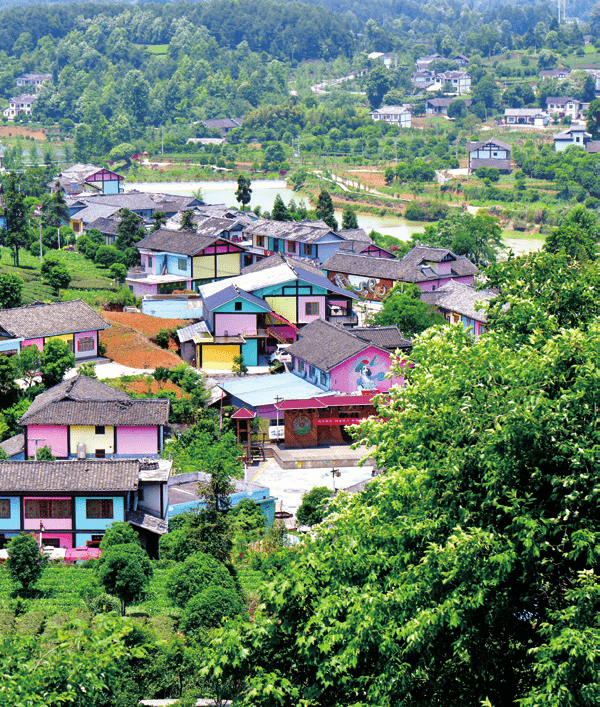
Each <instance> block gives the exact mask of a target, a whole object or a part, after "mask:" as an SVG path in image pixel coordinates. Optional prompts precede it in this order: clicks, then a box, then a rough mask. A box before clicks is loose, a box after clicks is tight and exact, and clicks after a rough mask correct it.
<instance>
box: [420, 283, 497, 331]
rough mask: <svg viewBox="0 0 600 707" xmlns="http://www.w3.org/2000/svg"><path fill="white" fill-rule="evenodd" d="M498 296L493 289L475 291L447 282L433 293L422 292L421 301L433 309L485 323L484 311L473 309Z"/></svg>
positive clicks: (467, 286) (469, 286)
mask: <svg viewBox="0 0 600 707" xmlns="http://www.w3.org/2000/svg"><path fill="white" fill-rule="evenodd" d="M497 296H498V291H497V290H494V289H489V290H477V289H476V288H475V287H472V286H471V285H465V284H464V283H463V282H448V283H446V284H445V285H444V286H443V287H440V288H439V289H438V290H434V291H433V292H423V293H422V295H421V300H422V301H423V302H426V303H427V304H430V305H432V306H434V307H440V308H441V309H446V310H448V311H452V312H456V313H457V314H462V315H464V316H465V317H469V318H470V319H476V320H477V321H478V322H483V323H484V324H485V323H486V322H487V315H486V312H485V309H475V307H476V306H479V305H478V303H482V304H483V303H485V302H489V301H490V300H493V299H494V298H495V297H497Z"/></svg>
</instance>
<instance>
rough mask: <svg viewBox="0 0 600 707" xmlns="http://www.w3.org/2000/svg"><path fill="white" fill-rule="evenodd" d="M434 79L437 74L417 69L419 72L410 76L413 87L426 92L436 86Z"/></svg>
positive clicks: (414, 72)
mask: <svg viewBox="0 0 600 707" xmlns="http://www.w3.org/2000/svg"><path fill="white" fill-rule="evenodd" d="M434 78H435V74H434V72H433V71H429V70H428V69H424V70H421V69H417V71H413V73H412V74H411V76H410V80H411V83H412V84H413V86H414V87H415V88H417V89H419V90H424V89H426V88H428V87H429V86H433V84H434Z"/></svg>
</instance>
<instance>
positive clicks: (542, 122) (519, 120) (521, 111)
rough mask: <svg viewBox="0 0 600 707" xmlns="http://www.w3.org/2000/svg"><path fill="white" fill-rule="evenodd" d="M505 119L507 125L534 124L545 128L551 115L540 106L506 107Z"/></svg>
mask: <svg viewBox="0 0 600 707" xmlns="http://www.w3.org/2000/svg"><path fill="white" fill-rule="evenodd" d="M504 119H505V121H506V123H507V125H533V126H535V127H536V128H545V127H546V126H547V125H548V123H549V122H550V116H549V115H548V113H546V112H545V111H543V110H541V109H540V108H506V109H505V110H504Z"/></svg>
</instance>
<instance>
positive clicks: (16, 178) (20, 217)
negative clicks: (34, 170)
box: [3, 172, 30, 267]
mask: <svg viewBox="0 0 600 707" xmlns="http://www.w3.org/2000/svg"><path fill="white" fill-rule="evenodd" d="M21 182H22V179H21V177H20V175H18V174H15V173H14V172H11V173H10V174H9V175H8V177H7V178H6V179H5V180H4V183H3V186H4V197H3V205H4V215H5V218H6V226H5V229H4V244H5V245H7V246H8V247H9V248H10V249H11V250H12V252H13V259H14V263H15V265H16V267H19V250H20V249H21V248H25V247H26V246H27V245H29V240H30V236H29V228H28V227H27V210H26V208H25V193H24V191H23V190H22V184H21Z"/></svg>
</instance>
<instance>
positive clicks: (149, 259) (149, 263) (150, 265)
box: [148, 255, 154, 270]
mask: <svg viewBox="0 0 600 707" xmlns="http://www.w3.org/2000/svg"><path fill="white" fill-rule="evenodd" d="M153 265H154V258H153V257H152V256H151V255H149V256H148V268H149V269H150V270H152V266H153Z"/></svg>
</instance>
